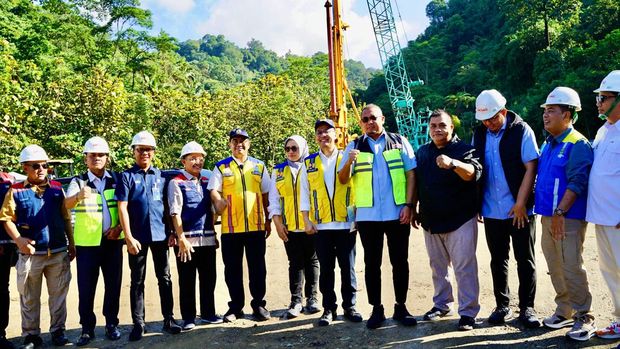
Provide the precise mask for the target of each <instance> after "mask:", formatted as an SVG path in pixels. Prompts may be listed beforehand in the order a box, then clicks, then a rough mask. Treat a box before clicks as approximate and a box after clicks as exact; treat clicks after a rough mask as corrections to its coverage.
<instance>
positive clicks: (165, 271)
mask: <svg viewBox="0 0 620 349" xmlns="http://www.w3.org/2000/svg"><path fill="white" fill-rule="evenodd" d="M168 249H169V248H168V241H167V240H164V241H157V242H151V243H144V244H142V250H140V252H139V253H138V254H137V255H132V254H129V269H131V286H130V288H129V296H130V301H131V318H132V320H133V323H134V324H139V325H144V279H145V277H146V258H147V255H148V251H149V250H151V253H152V254H153V265H154V267H155V276H157V283H158V286H159V301H160V305H161V314H162V315H163V317H164V320H165V319H169V318H172V316H173V313H172V307H173V305H174V301H173V299H172V281H171V280H170V265H169V263H168Z"/></svg>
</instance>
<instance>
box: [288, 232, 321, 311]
mask: <svg viewBox="0 0 620 349" xmlns="http://www.w3.org/2000/svg"><path fill="white" fill-rule="evenodd" d="M284 248H285V249H286V255H287V256H288V280H289V288H290V290H291V302H293V303H301V300H302V289H304V290H305V294H306V298H308V299H310V298H316V293H317V284H318V282H319V259H318V258H317V256H316V242H315V236H314V235H308V234H306V233H305V232H303V231H302V232H289V234H288V242H285V243H284ZM304 278H305V287H304Z"/></svg>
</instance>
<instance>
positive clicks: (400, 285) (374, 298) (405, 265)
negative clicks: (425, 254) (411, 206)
mask: <svg viewBox="0 0 620 349" xmlns="http://www.w3.org/2000/svg"><path fill="white" fill-rule="evenodd" d="M357 228H358V229H359V232H360V239H361V240H362V246H364V264H365V270H364V275H365V280H366V290H367V292H368V302H369V303H370V304H371V305H373V306H378V305H381V304H382V303H381V262H382V260H383V239H384V235H385V236H387V244H388V253H389V254H390V263H391V264H392V282H393V283H394V295H395V298H396V303H399V304H404V303H405V302H406V301H407V290H408V289H409V261H408V257H409V231H410V228H409V224H400V222H399V221H388V222H358V223H357Z"/></svg>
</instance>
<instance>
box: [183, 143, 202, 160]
mask: <svg viewBox="0 0 620 349" xmlns="http://www.w3.org/2000/svg"><path fill="white" fill-rule="evenodd" d="M192 153H200V154H202V155H207V153H206V152H205V150H204V149H203V148H202V145H200V144H198V142H194V141H191V142H189V143H187V144H186V145H184V146H183V149H181V159H182V158H183V157H184V156H185V155H187V154H192Z"/></svg>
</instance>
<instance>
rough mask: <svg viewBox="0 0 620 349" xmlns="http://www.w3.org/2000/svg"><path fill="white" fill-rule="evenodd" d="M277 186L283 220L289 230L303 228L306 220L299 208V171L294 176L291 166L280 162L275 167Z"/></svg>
mask: <svg viewBox="0 0 620 349" xmlns="http://www.w3.org/2000/svg"><path fill="white" fill-rule="evenodd" d="M274 170H275V171H276V188H277V189H278V193H279V194H280V207H281V208H282V222H283V223H284V225H285V226H286V228H287V229H288V230H291V231H295V230H302V229H303V226H302V223H303V221H304V219H303V216H302V214H301V211H300V210H299V189H300V187H301V186H300V183H299V171H298V172H297V176H296V177H293V172H291V167H290V166H288V165H287V164H280V165H278V166H276V167H275V169H274Z"/></svg>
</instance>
